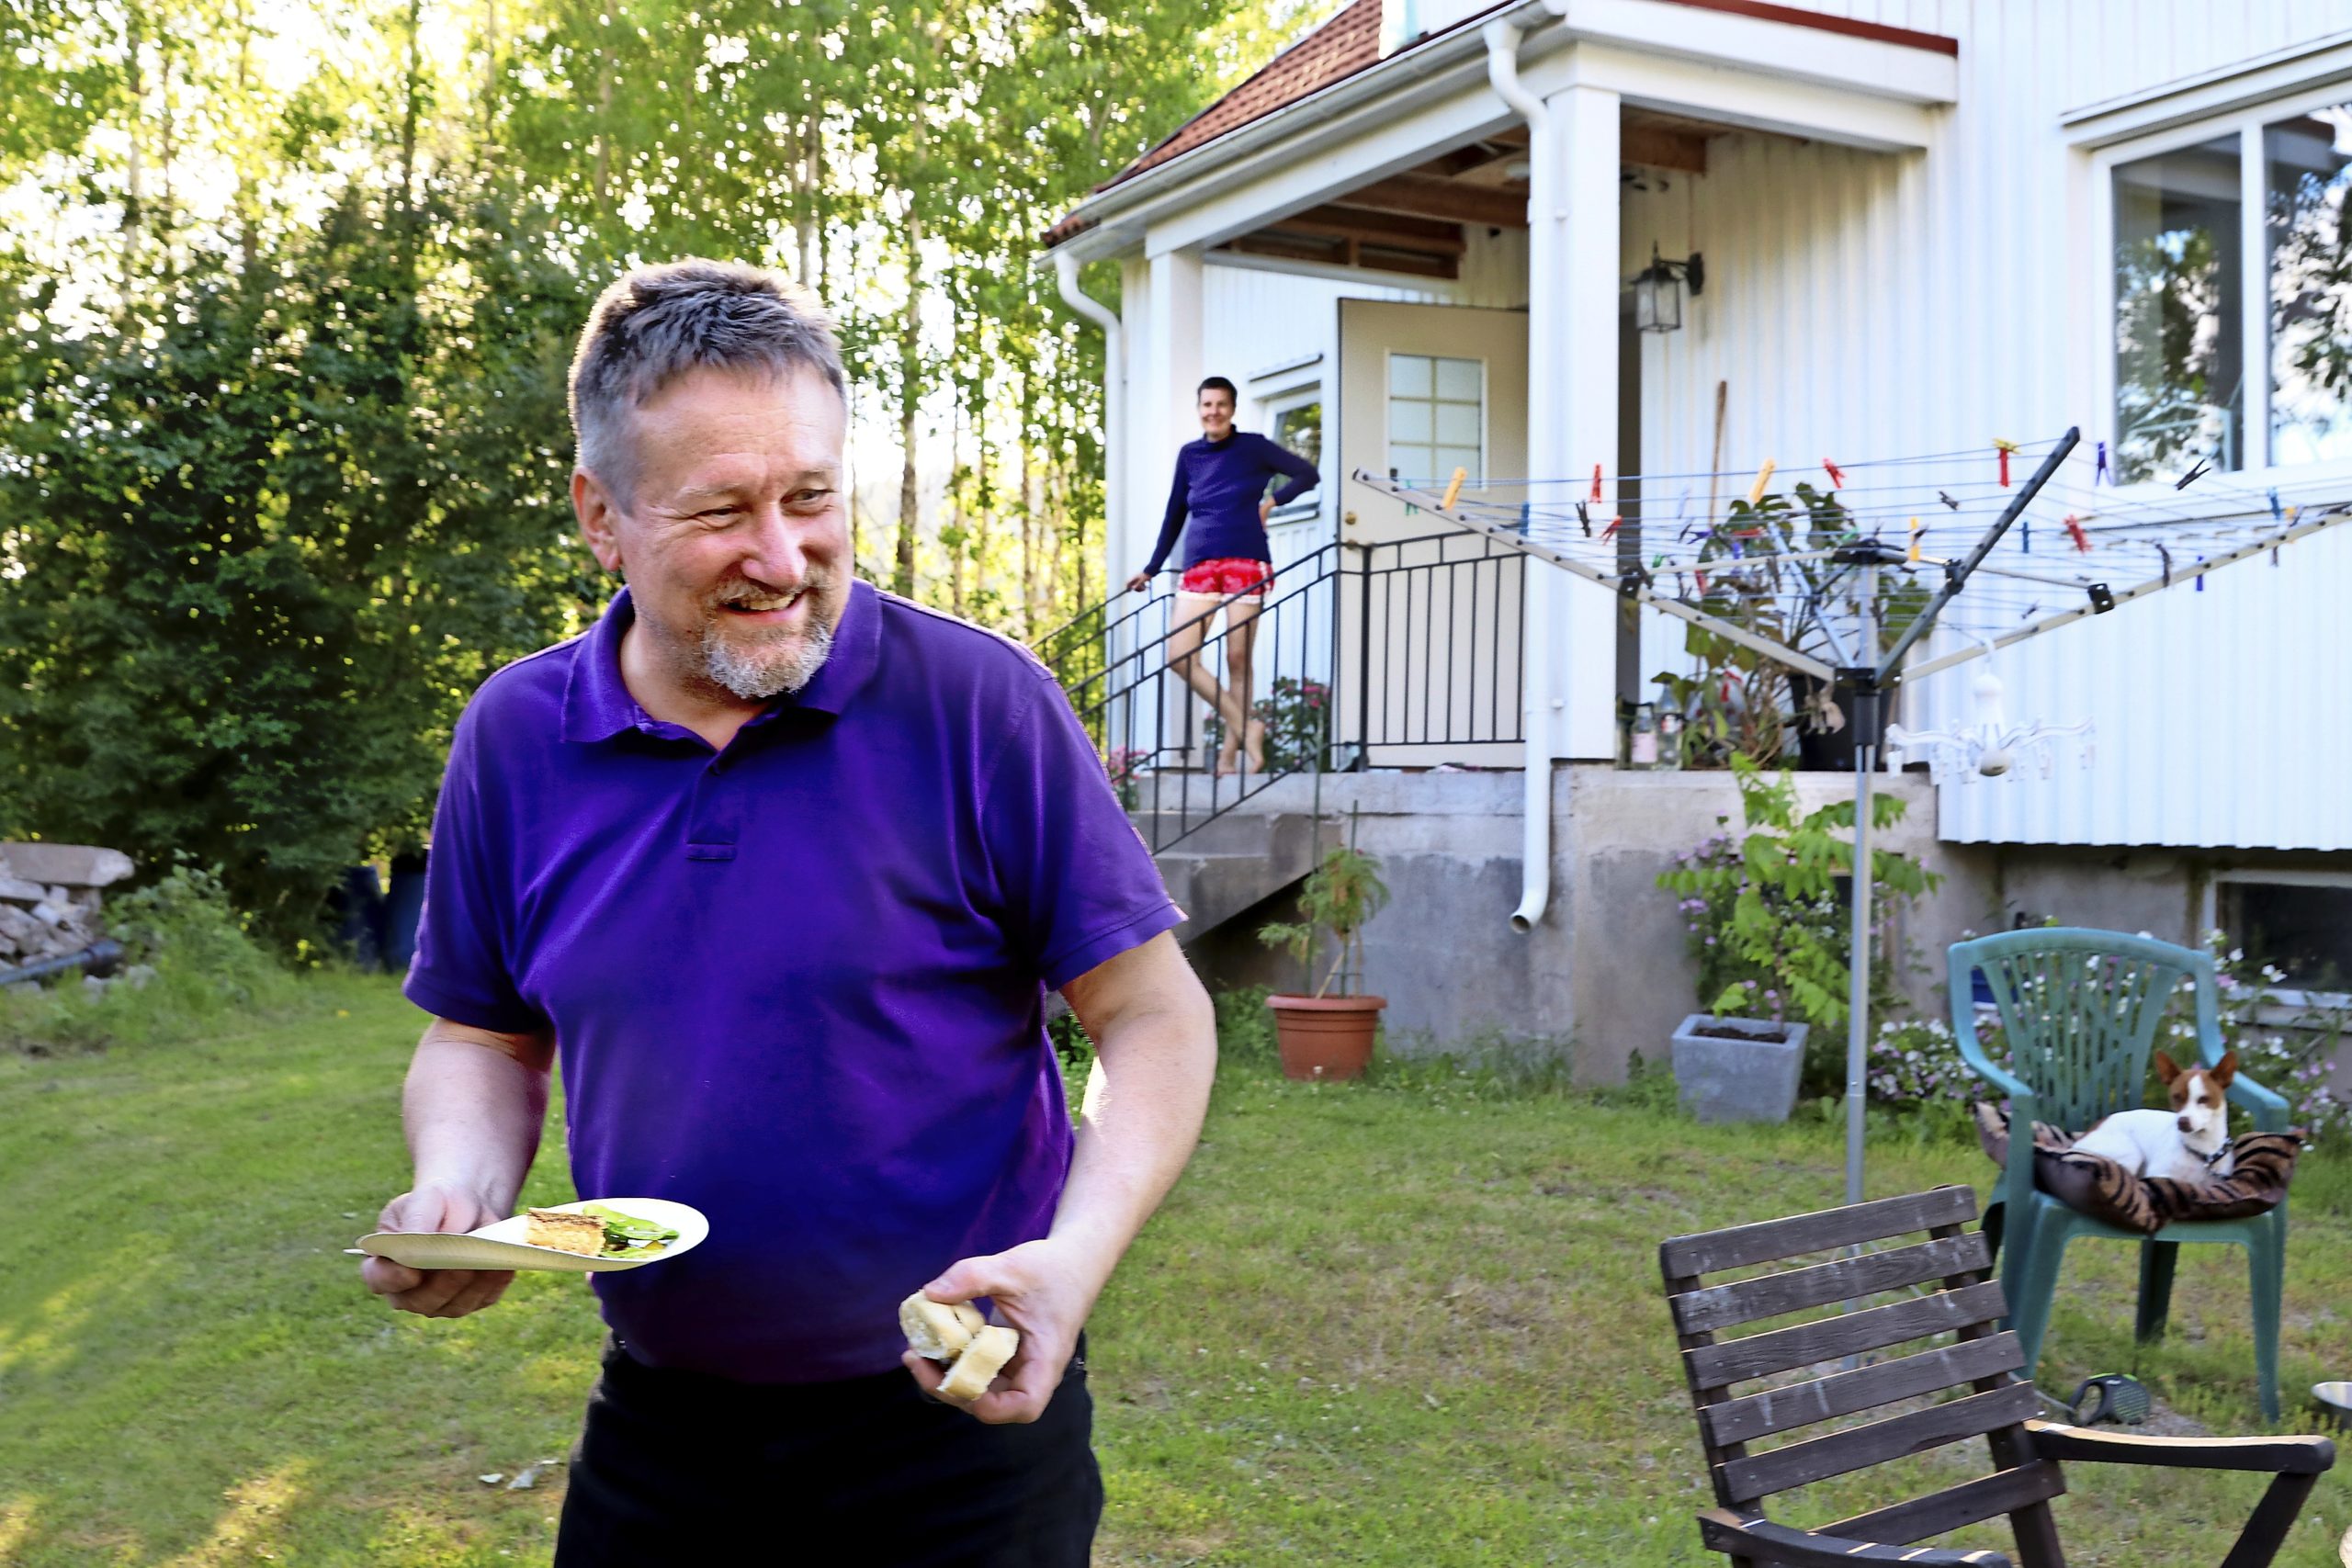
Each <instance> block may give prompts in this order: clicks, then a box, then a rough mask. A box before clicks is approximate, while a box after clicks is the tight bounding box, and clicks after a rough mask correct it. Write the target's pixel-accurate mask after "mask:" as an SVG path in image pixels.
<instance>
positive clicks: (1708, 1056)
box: [1658, 755, 1938, 1122]
mask: <svg viewBox="0 0 2352 1568" xmlns="http://www.w3.org/2000/svg"><path fill="white" fill-rule="evenodd" d="M1732 772H1733V774H1734V776H1735V778H1736V781H1737V783H1738V785H1739V796H1740V808H1741V813H1742V816H1743V817H1744V818H1745V819H1746V828H1747V831H1746V833H1745V834H1744V835H1741V836H1737V837H1735V836H1734V835H1733V834H1732V833H1730V832H1729V831H1724V832H1720V833H1717V834H1715V835H1714V836H1713V837H1712V838H1710V839H1708V840H1706V841H1705V842H1703V843H1702V844H1701V845H1699V847H1698V848H1696V849H1695V850H1690V851H1686V852H1682V853H1680V854H1678V855H1677V856H1676V857H1675V864H1674V865H1673V866H1672V867H1670V868H1668V870H1667V871H1665V872H1663V873H1662V874H1660V875H1659V876H1658V886H1661V887H1663V888H1666V889H1667V890H1668V891H1669V892H1672V893H1674V894H1676V895H1678V896H1679V899H1680V903H1679V909H1680V912H1681V914H1682V917H1683V924H1684V926H1685V928H1686V929H1687V930H1688V931H1689V932H1690V937H1691V955H1692V957H1693V958H1695V959H1696V960H1697V961H1698V965H1699V1000H1700V1002H1701V1003H1702V1005H1704V1006H1705V1007H1706V1009H1707V1011H1705V1012H1696V1013H1692V1014H1691V1015H1690V1016H1689V1017H1688V1018H1686V1019H1684V1020H1683V1021H1682V1023H1681V1026H1680V1027H1679V1028H1678V1029H1677V1030H1676V1031H1675V1032H1674V1077H1675V1082H1676V1085H1677V1087H1678V1089H1679V1090H1680V1095H1681V1100H1682V1103H1683V1105H1684V1106H1685V1107H1686V1108H1687V1109H1688V1110H1690V1111H1691V1113H1692V1114H1693V1115H1695V1116H1697V1117H1698V1118H1699V1120H1701V1121H1702V1122H1741V1121H1765V1122H1784V1121H1786V1120H1787V1119H1788V1115H1789V1111H1791V1109H1792V1108H1793V1107H1794V1105H1795V1104H1796V1097H1797V1089H1798V1085H1799V1082H1800V1080H1801V1079H1802V1077H1804V1068H1805V1066H1806V1062H1805V1046H1806V1043H1807V1040H1808V1037H1809V1036H1810V1034H1811V1032H1812V1029H1813V1026H1815V1025H1816V1024H1817V1025H1819V1026H1820V1027H1821V1028H1822V1029H1823V1030H1825V1031H1832V1032H1834V1031H1835V1030H1836V1029H1837V1027H1838V1025H1840V1024H1842V1023H1844V1022H1845V1021H1846V1016H1847V992H1848V987H1849V976H1850V974H1851V971H1850V969H1849V959H1848V955H1849V952H1850V933H1849V931H1848V929H1847V926H1848V918H1847V908H1848V907H1847V905H1846V903H1845V901H1844V900H1843V899H1842V898H1840V897H1838V874H1840V873H1841V872H1843V873H1847V874H1850V873H1851V870H1852V865H1853V842H1852V840H1851V838H1850V837H1845V838H1841V837H1839V834H1840V833H1841V832H1843V833H1846V834H1850V833H1851V832H1852V829H1853V822H1854V805H1853V802H1851V801H1849V800H1840V801H1833V802H1830V803H1829V804H1827V805H1826V806H1821V807H1815V809H1814V810H1812V811H1809V812H1806V813H1804V815H1803V816H1799V814H1798V812H1797V798H1796V786H1795V784H1794V783H1793V782H1792V780H1791V779H1790V778H1789V777H1788V775H1787V774H1785V773H1783V774H1781V775H1779V776H1778V777H1776V778H1767V777H1766V776H1765V775H1764V774H1763V773H1762V772H1761V771H1760V770H1759V769H1758V767H1757V766H1756V764H1755V763H1754V762H1753V761H1749V760H1748V759H1747V758H1746V757H1743V756H1737V755H1735V756H1734V757H1733V759H1732ZM1904 808H1905V803H1904V801H1903V800H1901V799H1900V798H1899V797H1896V796H1893V795H1880V796H1878V797H1877V798H1876V800H1875V802H1874V803H1873V806H1872V813H1871V827H1872V829H1873V830H1883V829H1888V828H1891V827H1893V826H1894V824H1895V823H1896V822H1898V821H1900V820H1901V819H1902V817H1903V812H1904ZM1871 880H1872V884H1873V887H1872V897H1873V899H1874V900H1878V901H1879V902H1878V903H1877V905H1876V907H1877V908H1879V909H1880V910H1882V911H1883V918H1892V917H1893V916H1894V914H1895V913H1896V911H1897V910H1898V909H1899V908H1901V906H1902V905H1903V904H1904V903H1905V902H1906V901H1908V900H1909V899H1911V898H1914V897H1917V896H1918V895H1919V894H1921V893H1925V892H1928V891H1929V890H1931V889H1932V888H1933V887H1934V886H1935V885H1936V883H1937V881H1938V878H1937V877H1936V876H1935V874H1933V873H1931V872H1928V871H1927V870H1925V869H1923V868H1922V867H1921V866H1920V865H1919V863H1917V861H1915V860H1913V859H1912V858H1911V857H1909V856H1908V855H1905V854H1901V853H1899V852H1894V851H1891V850H1873V851H1871ZM1873 982H1874V984H1885V983H1886V982H1885V981H1884V979H1883V976H1873Z"/></svg>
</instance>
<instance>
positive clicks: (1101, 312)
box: [1054, 252, 1127, 599]
mask: <svg viewBox="0 0 2352 1568" xmlns="http://www.w3.org/2000/svg"><path fill="white" fill-rule="evenodd" d="M1054 277H1055V279H1056V281H1057V282H1058V283H1059V284H1060V285H1061V291H1062V302H1063V303H1064V304H1066V305H1068V306H1069V308H1070V309H1071V310H1076V311H1077V312H1078V313H1079V314H1080V315H1081V316H1084V317H1085V318H1086V319H1087V320H1088V321H1092V322H1093V323H1094V324H1095V325H1096V326H1098V327H1101V328H1102V329H1103V536H1104V537H1103V555H1104V558H1106V559H1108V560H1112V561H1116V560H1117V559H1118V558H1119V550H1120V549H1121V547H1124V546H1125V540H1124V539H1122V538H1120V537H1119V536H1118V529H1119V527H1120V525H1122V524H1124V523H1125V517H1124V516H1123V515H1122V513H1120V511H1119V503H1120V502H1121V500H1122V499H1123V498H1124V496H1125V491H1126V488H1127V487H1126V479H1125V464H1126V456H1127V443H1126V432H1125V426H1124V424H1123V423H1121V422H1122V420H1123V419H1124V418H1125V409H1126V401H1127V400H1126V386H1127V361H1126V355H1125V354H1124V353H1122V352H1121V350H1120V344H1121V336H1120V327H1119V318H1118V317H1117V316H1116V315H1114V314H1113V313H1112V311H1111V310H1110V309H1109V308H1108V307H1106V306H1105V305H1103V302H1102V301H1101V300H1099V299H1091V298H1089V297H1088V296H1087V295H1085V294H1084V293H1082V292H1080V289H1079V287H1078V258H1077V257H1076V256H1074V255H1070V254H1068V253H1067V252H1064V253H1060V254H1056V255H1055V257H1054ZM1108 570H1113V571H1115V570H1118V569H1117V568H1116V567H1115V566H1114V567H1111V568H1109V569H1108ZM1118 591H1119V584H1118V583H1117V582H1116V581H1111V580H1107V579H1106V580H1105V581H1104V582H1103V597H1104V598H1105V599H1110V598H1114V597H1116V596H1117V593H1118Z"/></svg>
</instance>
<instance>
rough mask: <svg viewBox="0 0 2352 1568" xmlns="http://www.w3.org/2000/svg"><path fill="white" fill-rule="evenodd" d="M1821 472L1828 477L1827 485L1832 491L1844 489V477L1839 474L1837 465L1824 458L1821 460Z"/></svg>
mask: <svg viewBox="0 0 2352 1568" xmlns="http://www.w3.org/2000/svg"><path fill="white" fill-rule="evenodd" d="M1821 471H1822V472H1824V473H1826V474H1827V475H1828V476H1829V485H1830V488H1831V489H1832V490H1844V489H1845V488H1846V476H1845V475H1843V474H1841V473H1839V472H1838V465H1837V464H1835V463H1833V462H1831V461H1830V460H1829V459H1828V458H1826V457H1824V458H1823V459H1821Z"/></svg>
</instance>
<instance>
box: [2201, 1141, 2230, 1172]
mask: <svg viewBox="0 0 2352 1568" xmlns="http://www.w3.org/2000/svg"><path fill="white" fill-rule="evenodd" d="M2229 1152H2230V1145H2227V1144H2223V1145H2222V1146H2221V1147H2220V1148H2218V1149H2215V1150H2214V1151H2213V1152H2212V1153H2211V1154H2210V1155H2206V1156H2202V1158H2203V1159H2204V1161H2205V1168H2206V1169H2208V1170H2211V1169H2212V1168H2214V1167H2215V1166H2217V1165H2219V1164H2221V1163H2222V1156H2223V1155H2226V1154H2228V1153H2229Z"/></svg>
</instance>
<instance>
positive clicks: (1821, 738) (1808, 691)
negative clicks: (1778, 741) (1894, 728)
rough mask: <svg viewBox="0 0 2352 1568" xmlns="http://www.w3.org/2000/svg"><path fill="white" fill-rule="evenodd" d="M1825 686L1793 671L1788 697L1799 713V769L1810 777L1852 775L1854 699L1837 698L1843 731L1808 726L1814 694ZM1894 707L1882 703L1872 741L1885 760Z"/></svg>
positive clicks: (1844, 696)
mask: <svg viewBox="0 0 2352 1568" xmlns="http://www.w3.org/2000/svg"><path fill="white" fill-rule="evenodd" d="M1825 683H1826V682H1821V681H1817V680H1815V678H1814V677H1812V676H1810V675H1800V674H1798V673H1796V672H1795V671H1790V674H1789V695H1790V697H1791V699H1792V701H1793V702H1794V703H1795V705H1796V712H1797V765H1798V766H1799V767H1801V768H1803V769H1804V771H1805V772H1806V773H1852V772H1853V771H1854V744H1855V739H1854V736H1855V728H1856V727H1855V724H1854V704H1853V701H1852V699H1851V698H1850V697H1849V696H1848V695H1846V694H1839V695H1838V698H1837V703H1838V710H1839V711H1840V712H1842V713H1843V714H1844V715H1845V716H1846V723H1845V725H1844V727H1843V728H1838V729H1837V730H1834V731H1832V730H1817V729H1815V728H1813V727H1812V726H1811V725H1810V724H1809V723H1807V722H1806V715H1807V714H1809V713H1810V712H1811V711H1812V707H1813V694H1815V692H1817V691H1819V690H1820V689H1821V687H1822V686H1823V685H1824V684H1825ZM1891 706H1893V704H1892V703H1891V702H1890V701H1887V700H1885V699H1881V701H1880V702H1879V705H1878V724H1877V726H1876V727H1875V728H1876V729H1877V731H1878V733H1876V734H1875V735H1873V736H1871V743H1872V744H1873V745H1875V746H1877V747H1878V748H1879V755H1880V757H1881V758H1882V759H1883V758H1884V756H1885V755H1886V721H1887V712H1886V710H1887V709H1888V708H1889V707H1891Z"/></svg>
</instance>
